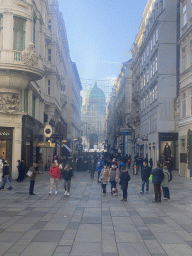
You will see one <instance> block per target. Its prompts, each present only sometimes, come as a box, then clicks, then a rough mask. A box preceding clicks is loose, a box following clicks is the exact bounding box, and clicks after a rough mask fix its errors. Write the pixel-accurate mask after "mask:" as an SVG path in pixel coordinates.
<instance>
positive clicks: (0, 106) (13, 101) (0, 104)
mask: <svg viewBox="0 0 192 256" xmlns="http://www.w3.org/2000/svg"><path fill="white" fill-rule="evenodd" d="M0 113H1V114H4V115H16V114H24V113H23V110H22V108H21V106H20V102H19V100H18V98H17V96H15V95H13V96H7V95H1V96H0Z"/></svg>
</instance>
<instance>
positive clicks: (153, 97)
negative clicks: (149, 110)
mask: <svg viewBox="0 0 192 256" xmlns="http://www.w3.org/2000/svg"><path fill="white" fill-rule="evenodd" d="M154 100H155V89H154V88H153V90H152V102H153V101H154Z"/></svg>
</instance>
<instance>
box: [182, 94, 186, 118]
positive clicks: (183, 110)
mask: <svg viewBox="0 0 192 256" xmlns="http://www.w3.org/2000/svg"><path fill="white" fill-rule="evenodd" d="M185 117H186V93H183V95H182V118H185Z"/></svg>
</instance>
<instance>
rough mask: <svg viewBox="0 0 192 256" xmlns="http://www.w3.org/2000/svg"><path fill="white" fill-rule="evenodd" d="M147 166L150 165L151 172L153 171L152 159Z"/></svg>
mask: <svg viewBox="0 0 192 256" xmlns="http://www.w3.org/2000/svg"><path fill="white" fill-rule="evenodd" d="M149 164H150V168H151V170H152V169H153V159H152V158H150V159H149Z"/></svg>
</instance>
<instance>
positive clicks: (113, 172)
mask: <svg viewBox="0 0 192 256" xmlns="http://www.w3.org/2000/svg"><path fill="white" fill-rule="evenodd" d="M109 175H110V183H111V194H113V195H114V196H116V195H117V193H116V191H117V190H116V184H117V182H118V181H119V169H118V168H117V166H116V165H115V164H113V165H112V166H111V169H110V173H109ZM113 191H115V192H114V193H113Z"/></svg>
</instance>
